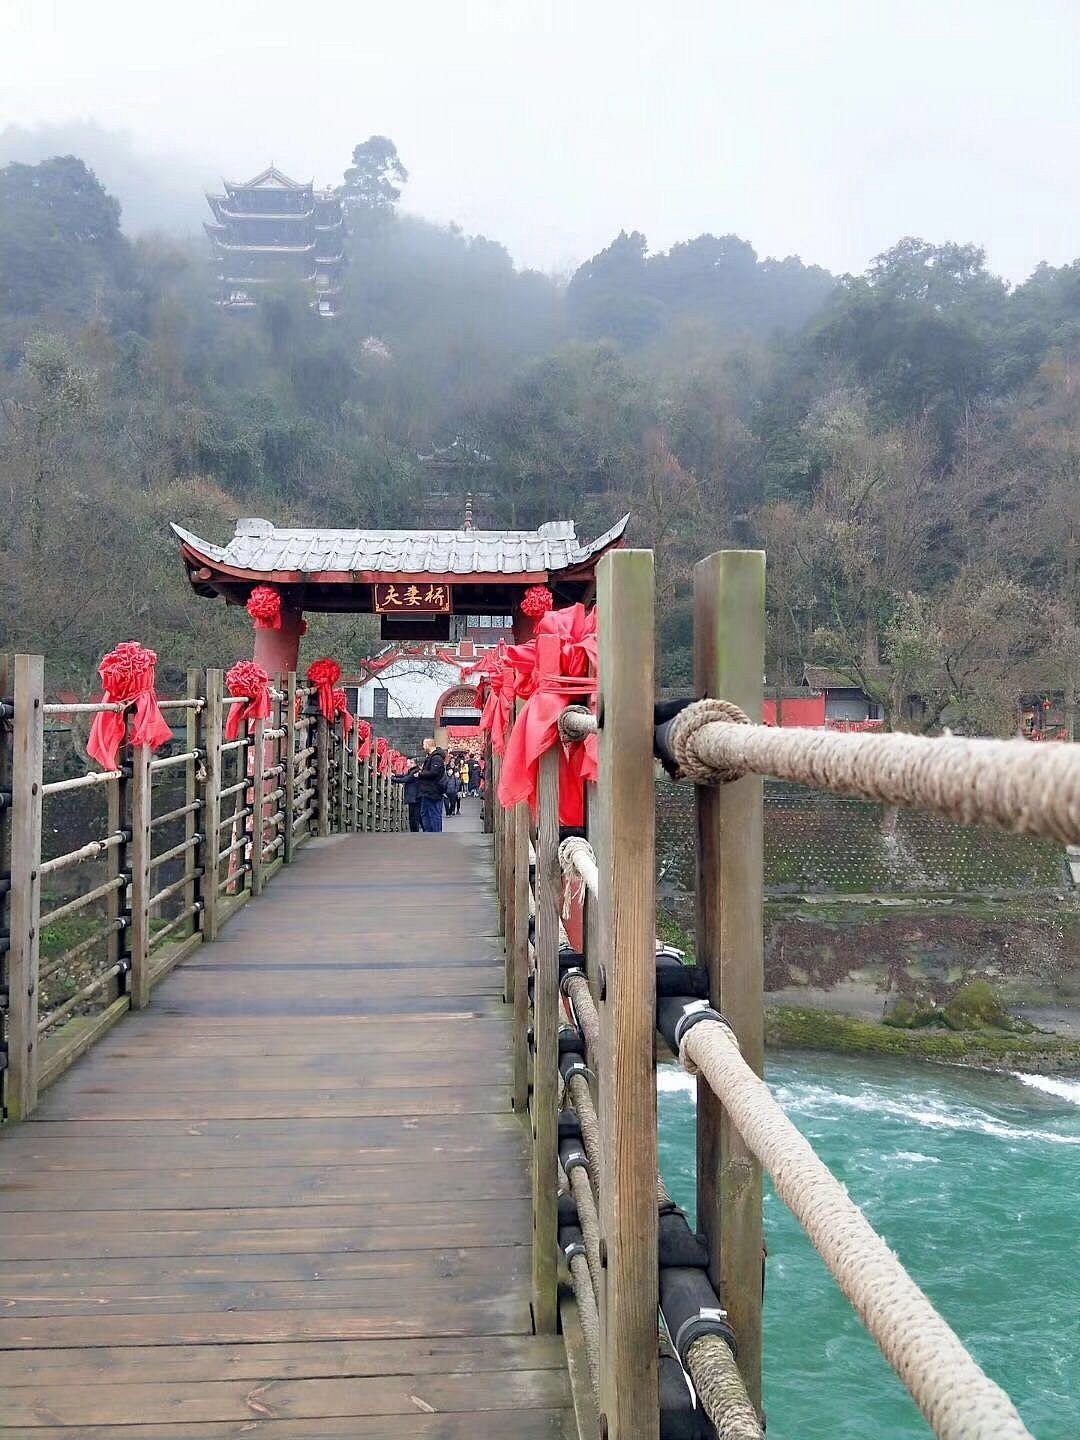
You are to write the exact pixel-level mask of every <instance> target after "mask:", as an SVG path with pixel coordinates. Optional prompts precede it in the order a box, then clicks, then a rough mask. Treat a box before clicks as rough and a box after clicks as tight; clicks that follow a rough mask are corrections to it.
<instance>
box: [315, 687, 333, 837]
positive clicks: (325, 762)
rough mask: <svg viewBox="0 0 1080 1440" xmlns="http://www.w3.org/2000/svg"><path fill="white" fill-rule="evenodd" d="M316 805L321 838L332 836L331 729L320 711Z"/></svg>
mask: <svg viewBox="0 0 1080 1440" xmlns="http://www.w3.org/2000/svg"><path fill="white" fill-rule="evenodd" d="M315 805H316V816H317V819H318V822H319V826H318V833H319V835H320V836H326V835H329V834H330V824H331V820H330V811H331V796H330V727H329V726H328V725H327V723H326V716H325V715H324V714H323V713H322V711H321V710H320V711H319V716H318V719H317V720H316V721H315Z"/></svg>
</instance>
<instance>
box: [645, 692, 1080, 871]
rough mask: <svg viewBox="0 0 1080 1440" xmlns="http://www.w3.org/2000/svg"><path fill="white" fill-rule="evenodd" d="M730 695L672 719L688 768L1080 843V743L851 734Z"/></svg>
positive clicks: (712, 781)
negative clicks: (798, 722) (779, 716)
mask: <svg viewBox="0 0 1080 1440" xmlns="http://www.w3.org/2000/svg"><path fill="white" fill-rule="evenodd" d="M736 709H737V707H732V706H729V705H727V703H726V702H725V701H719V700H699V701H696V702H695V703H694V704H692V705H688V706H687V707H686V709H685V710H683V711H681V712H680V713H679V714H678V715H677V716H676V717H675V719H674V720H672V721H671V723H670V725H669V727H668V743H669V745H670V748H671V752H672V755H673V757H674V759H675V760H676V762H677V763H678V766H679V769H680V771H681V772H682V774H683V775H684V776H686V777H687V778H689V779H691V780H693V781H695V782H696V783H697V784H699V785H719V784H724V783H726V782H728V781H730V780H735V779H738V778H739V777H740V776H742V775H749V774H754V775H771V776H774V777H775V778H776V779H779V780H792V781H795V782H796V783H798V784H800V785H808V786H811V787H812V788H814V789H817V790H828V791H831V792H833V793H834V794H839V795H854V796H858V797H860V798H861V799H864V800H878V801H881V802H882V803H884V804H886V805H901V806H904V807H906V808H908V809H926V810H935V811H937V812H938V813H939V814H942V815H946V816H948V817H949V818H950V819H952V820H955V821H957V822H959V823H960V824H961V825H994V826H997V827H998V828H999V829H1002V830H1013V831H1017V832H1019V833H1021V834H1027V835H1044V836H1047V837H1049V838H1051V839H1054V840H1060V841H1061V842H1062V843H1064V844H1076V843H1080V746H1076V745H1068V744H1060V745H1033V744H1031V743H1030V741H1026V740H1019V739H1017V740H970V739H966V738H964V737H962V736H957V735H938V736H927V735H906V734H901V733H892V734H848V733H843V732H838V731H835V730H800V729H790V730H785V729H781V728H778V727H776V726H771V725H752V724H750V723H749V722H747V721H746V719H745V716H744V717H743V719H742V720H739V719H738V715H741V714H742V712H741V711H738V712H737V714H733V713H730V712H732V711H734V710H736Z"/></svg>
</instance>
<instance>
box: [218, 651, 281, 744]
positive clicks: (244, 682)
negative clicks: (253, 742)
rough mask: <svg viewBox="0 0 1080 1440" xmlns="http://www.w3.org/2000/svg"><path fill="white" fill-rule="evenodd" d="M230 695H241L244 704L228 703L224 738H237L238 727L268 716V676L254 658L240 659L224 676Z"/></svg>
mask: <svg viewBox="0 0 1080 1440" xmlns="http://www.w3.org/2000/svg"><path fill="white" fill-rule="evenodd" d="M225 684H226V685H227V686H228V687H229V694H230V695H242V696H244V697H245V698H246V700H247V704H246V705H230V706H229V718H228V719H227V720H226V721H225V739H226V740H236V739H238V738H239V735H240V729H241V727H242V726H243V725H245V724H247V722H248V721H251V723H252V724H254V723H255V721H256V720H267V719H269V718H270V710H271V706H270V676H269V675H268V674H267V673H266V671H265V670H264V669H263V667H262V666H261V665H258V664H256V662H255V661H254V660H241V661H239V662H238V663H237V664H236V665H234V666H233V667H232V669H231V670H230V671H229V673H228V674H227V675H226V676H225Z"/></svg>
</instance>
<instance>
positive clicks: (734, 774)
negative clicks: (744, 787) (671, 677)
mask: <svg viewBox="0 0 1080 1440" xmlns="http://www.w3.org/2000/svg"><path fill="white" fill-rule="evenodd" d="M749 724H750V717H749V715H747V714H746V712H745V711H744V710H740V709H739V707H738V705H733V704H731V702H730V701H728V700H696V701H695V702H694V704H693V705H688V706H687V707H686V709H685V710H683V711H681V712H680V713H679V714H678V715H677V716H676V717H675V719H674V720H673V721H672V723H671V726H670V728H669V730H668V739H669V742H670V744H671V749H672V752H673V753H674V756H675V759H676V762H677V763H678V766H679V773H680V774H681V775H683V776H685V778H686V779H688V780H693V781H694V783H695V784H696V785H726V784H727V783H728V782H729V781H731V780H738V779H739V778H740V776H742V775H744V774H745V773H746V771H745V769H743V768H741V767H738V766H731V765H727V766H725V765H724V764H723V763H722V762H721V763H718V764H714V763H712V762H711V761H709V760H705V759H702V758H700V756H699V754H698V751H697V748H696V746H695V743H694V742H695V741H696V740H699V739H700V735H701V731H702V730H703V729H704V727H705V726H706V725H749Z"/></svg>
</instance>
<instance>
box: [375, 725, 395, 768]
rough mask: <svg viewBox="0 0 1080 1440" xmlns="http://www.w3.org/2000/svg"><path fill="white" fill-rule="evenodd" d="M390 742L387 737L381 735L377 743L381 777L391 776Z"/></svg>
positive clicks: (376, 750)
mask: <svg viewBox="0 0 1080 1440" xmlns="http://www.w3.org/2000/svg"><path fill="white" fill-rule="evenodd" d="M390 753H391V752H390V741H389V740H387V738H386V736H385V735H380V736H379V738H378V739H377V740H376V741H375V754H376V755H377V756H378V757H379V763H378V773H379V774H380V775H389V774H390Z"/></svg>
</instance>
